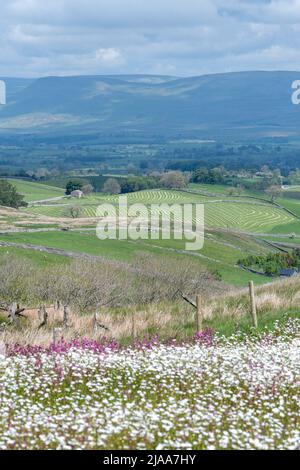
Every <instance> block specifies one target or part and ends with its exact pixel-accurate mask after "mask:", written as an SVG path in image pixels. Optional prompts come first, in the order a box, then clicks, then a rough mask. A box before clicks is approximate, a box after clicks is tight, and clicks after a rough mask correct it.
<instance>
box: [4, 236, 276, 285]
mask: <svg viewBox="0 0 300 470" xmlns="http://www.w3.org/2000/svg"><path fill="white" fill-rule="evenodd" d="M0 240H3V241H7V242H13V243H19V244H34V245H40V246H45V247H52V248H58V249H61V250H70V251H73V252H77V253H86V254H89V255H93V256H101V257H103V258H107V259H115V260H121V261H125V262H133V261H134V260H135V259H137V257H138V256H139V255H140V254H141V253H151V254H153V255H156V256H162V255H163V256H167V257H173V258H174V257H175V258H182V257H185V258H187V259H189V257H192V259H193V260H194V259H197V260H198V262H199V266H203V267H206V268H208V269H210V270H212V271H216V272H218V273H219V274H220V275H221V277H222V279H223V280H224V281H225V282H228V283H232V284H235V285H241V286H243V285H246V283H247V282H248V280H249V273H247V272H245V271H243V270H241V269H240V268H239V267H237V266H236V263H237V261H238V260H239V259H240V258H241V257H244V256H246V255H247V254H265V253H266V252H267V251H269V248H268V247H266V246H265V245H263V244H261V243H259V242H256V241H255V240H253V239H251V238H247V237H241V236H238V235H233V234H229V233H225V234H223V233H210V234H207V237H206V240H205V244H204V248H203V250H201V251H200V252H199V253H198V252H195V253H194V252H187V251H185V243H184V241H179V240H138V241H135V242H134V241H119V240H99V239H98V238H97V237H96V234H95V232H94V231H92V232H82V233H80V232H77V231H76V232H61V231H53V232H36V233H11V234H1V235H0ZM1 250H6V248H2V249H0V251H1ZM47 256H50V255H47ZM251 278H253V279H254V280H255V281H256V282H257V283H259V284H261V283H263V282H266V281H268V280H269V278H267V277H265V276H260V275H255V274H253V275H252V274H251Z"/></svg>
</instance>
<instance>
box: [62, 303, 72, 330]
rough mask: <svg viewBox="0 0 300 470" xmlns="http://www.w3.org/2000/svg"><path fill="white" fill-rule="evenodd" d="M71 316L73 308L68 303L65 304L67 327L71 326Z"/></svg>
mask: <svg viewBox="0 0 300 470" xmlns="http://www.w3.org/2000/svg"><path fill="white" fill-rule="evenodd" d="M70 316H71V310H70V307H68V305H65V306H64V318H63V323H64V326H65V327H66V328H68V327H69V326H70V322H69V320H70Z"/></svg>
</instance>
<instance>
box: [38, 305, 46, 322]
mask: <svg viewBox="0 0 300 470" xmlns="http://www.w3.org/2000/svg"><path fill="white" fill-rule="evenodd" d="M38 315H39V318H40V320H42V323H41V324H40V326H39V328H42V327H43V326H47V324H48V312H47V310H46V307H45V305H44V306H43V307H41V308H40V309H39V311H38Z"/></svg>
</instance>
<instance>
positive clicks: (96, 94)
mask: <svg viewBox="0 0 300 470" xmlns="http://www.w3.org/2000/svg"><path fill="white" fill-rule="evenodd" d="M299 78H300V72H293V71H291V72H285V71H275V72H268V71H254V72H231V73H219V74H212V75H209V74H208V75H201V76H193V77H172V76H164V75H147V74H142V75H128V74H127V75H81V76H64V77H55V76H50V77H42V78H38V79H13V78H8V79H5V78H4V80H5V81H6V85H7V105H6V106H3V107H1V108H0V134H1V135H3V134H6V133H10V134H13V133H20V132H21V133H22V132H25V133H28V132H30V133H37V134H39V133H45V134H48V133H49V134H51V135H53V134H55V133H56V132H59V133H61V132H65V133H66V134H69V133H72V132H75V131H76V132H79V133H83V134H88V133H91V132H101V133H104V134H105V133H110V132H112V131H120V132H125V133H127V134H129V135H130V134H132V135H142V134H143V135H147V134H153V133H160V134H161V135H164V136H167V137H171V136H172V137H174V136H177V135H180V136H181V137H201V138H203V137H205V138H216V137H219V136H220V135H224V136H227V137H232V138H234V137H236V136H240V137H245V138H247V137H252V136H257V137H276V136H282V137H284V136H286V137H291V138H293V137H295V138H298V137H300V126H299V124H300V106H295V105H293V104H292V100H291V96H292V88H291V86H292V83H293V81H294V80H297V79H299Z"/></svg>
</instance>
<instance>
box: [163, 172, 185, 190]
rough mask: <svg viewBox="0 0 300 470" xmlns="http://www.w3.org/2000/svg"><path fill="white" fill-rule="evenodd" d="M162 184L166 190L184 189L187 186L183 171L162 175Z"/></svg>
mask: <svg viewBox="0 0 300 470" xmlns="http://www.w3.org/2000/svg"><path fill="white" fill-rule="evenodd" d="M160 182H161V183H162V185H163V186H164V187H165V188H169V189H182V188H185V187H186V185H187V181H186V178H185V176H184V174H183V173H182V172H181V171H169V172H168V173H165V174H164V175H162V177H161V179H160Z"/></svg>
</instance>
